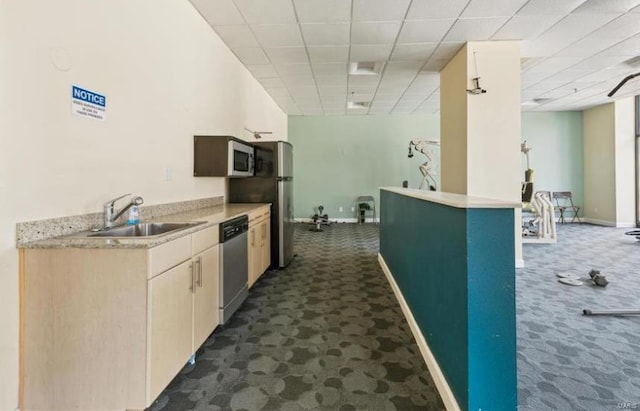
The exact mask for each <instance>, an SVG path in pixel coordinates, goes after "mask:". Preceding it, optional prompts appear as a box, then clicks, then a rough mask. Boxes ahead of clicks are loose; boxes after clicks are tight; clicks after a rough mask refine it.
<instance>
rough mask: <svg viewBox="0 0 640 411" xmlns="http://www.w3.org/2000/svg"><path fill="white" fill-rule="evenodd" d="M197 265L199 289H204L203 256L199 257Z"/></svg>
mask: <svg viewBox="0 0 640 411" xmlns="http://www.w3.org/2000/svg"><path fill="white" fill-rule="evenodd" d="M196 265H197V267H198V287H202V256H199V257H198V260H197V261H196Z"/></svg>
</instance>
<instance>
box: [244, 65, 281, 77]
mask: <svg viewBox="0 0 640 411" xmlns="http://www.w3.org/2000/svg"><path fill="white" fill-rule="evenodd" d="M247 68H248V69H249V71H250V72H251V74H253V77H255V78H257V79H261V78H267V77H278V73H276V70H275V68H273V66H272V65H271V64H249V65H247Z"/></svg>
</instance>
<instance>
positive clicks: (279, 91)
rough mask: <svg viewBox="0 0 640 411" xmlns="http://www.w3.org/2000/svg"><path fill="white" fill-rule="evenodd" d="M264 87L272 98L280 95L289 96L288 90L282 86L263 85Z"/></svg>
mask: <svg viewBox="0 0 640 411" xmlns="http://www.w3.org/2000/svg"><path fill="white" fill-rule="evenodd" d="M264 89H265V90H266V91H267V93H269V95H270V96H271V97H273V99H274V100H275V99H276V98H280V97H291V95H290V94H289V90H287V89H286V88H284V87H265V88H264Z"/></svg>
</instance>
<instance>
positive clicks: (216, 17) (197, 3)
mask: <svg viewBox="0 0 640 411" xmlns="http://www.w3.org/2000/svg"><path fill="white" fill-rule="evenodd" d="M190 1H191V4H193V6H194V7H195V8H196V10H198V11H199V12H200V14H201V15H202V17H204V19H205V20H206V21H207V22H208V23H209V25H211V26H219V25H223V24H224V25H231V24H245V21H244V19H243V18H242V15H241V14H240V12H239V11H238V9H237V8H236V6H235V5H234V4H233V1H231V0H217V1H211V0H190Z"/></svg>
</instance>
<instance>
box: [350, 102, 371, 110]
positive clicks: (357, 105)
mask: <svg viewBox="0 0 640 411" xmlns="http://www.w3.org/2000/svg"><path fill="white" fill-rule="evenodd" d="M369 104H371V103H370V102H369V101H347V108H348V109H349V110H364V109H368V108H369Z"/></svg>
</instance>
